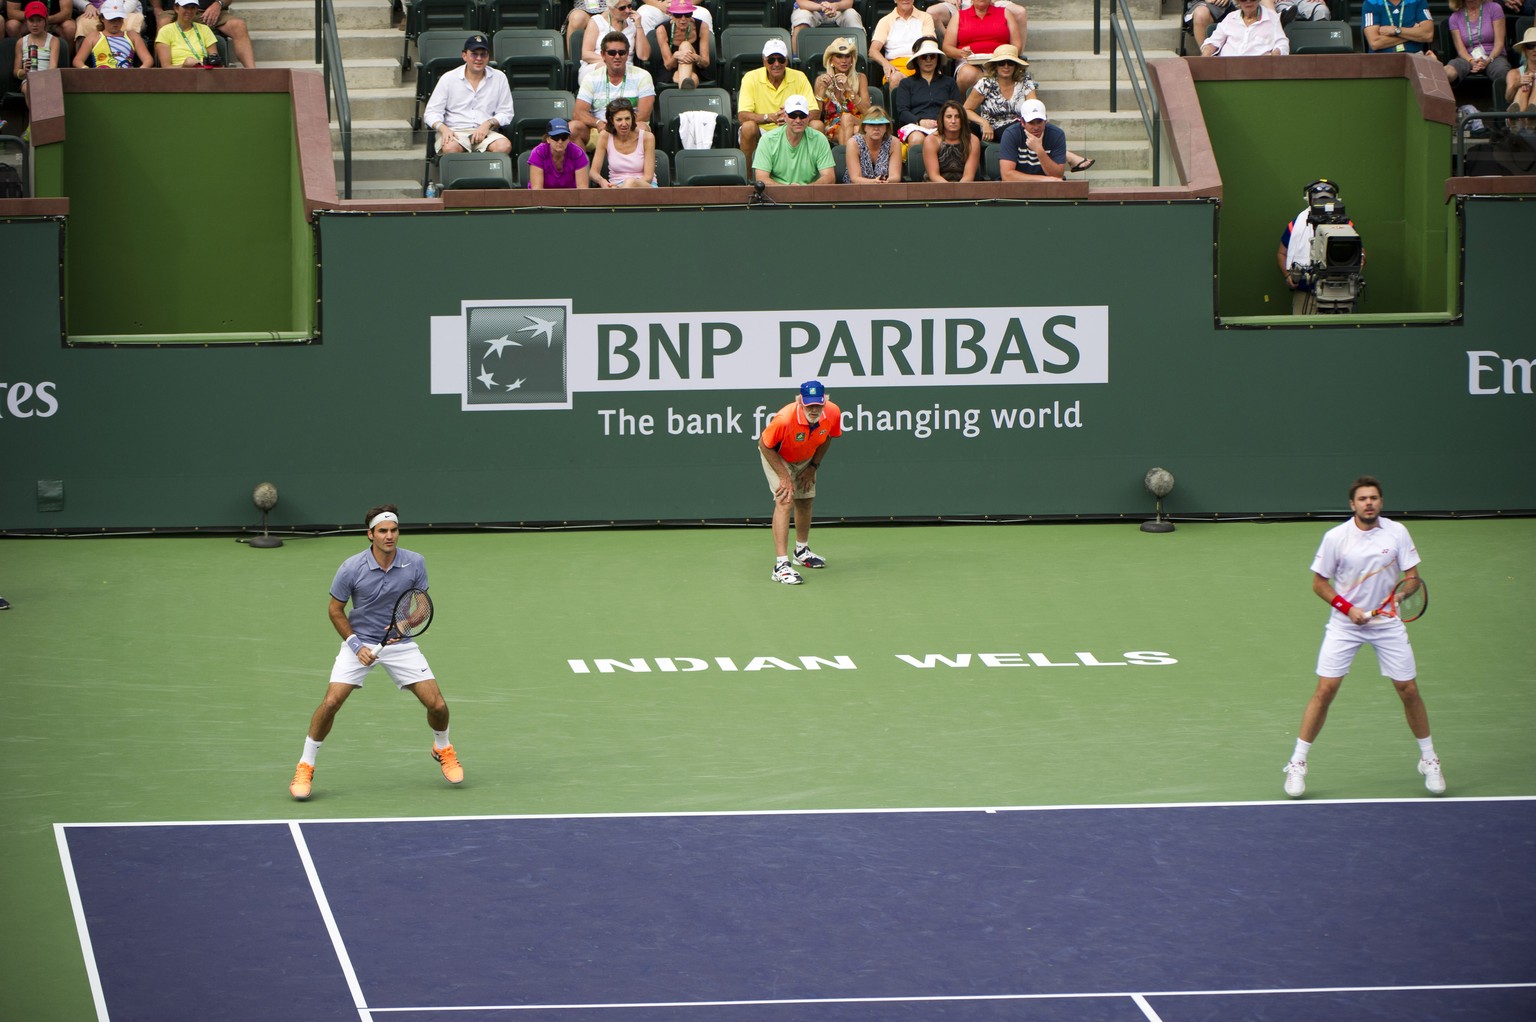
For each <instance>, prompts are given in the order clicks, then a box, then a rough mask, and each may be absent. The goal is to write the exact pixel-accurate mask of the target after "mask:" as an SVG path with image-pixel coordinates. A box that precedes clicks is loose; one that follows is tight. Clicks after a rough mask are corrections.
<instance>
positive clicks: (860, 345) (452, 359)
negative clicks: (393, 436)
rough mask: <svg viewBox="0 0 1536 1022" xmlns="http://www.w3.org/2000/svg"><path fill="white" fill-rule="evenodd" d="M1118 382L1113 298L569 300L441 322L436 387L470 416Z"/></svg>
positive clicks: (478, 311) (436, 331)
mask: <svg viewBox="0 0 1536 1022" xmlns="http://www.w3.org/2000/svg"><path fill="white" fill-rule="evenodd" d="M812 378H816V379H820V380H822V381H823V382H824V383H826V384H827V386H828V388H829V389H833V390H836V389H839V388H852V387H857V388H859V389H861V390H862V389H866V388H879V387H921V386H933V385H945V386H956V385H960V386H987V385H990V386H1017V385H1020V384H1024V385H1030V384H1095V383H1108V382H1109V308H1108V306H1102V305H1101V306H1066V307H1064V306H1044V307H1035V308H1019V307H1008V308H984V309H965V310H963V311H962V310H956V309H952V308H951V309H935V308H886V309H849V310H842V311H803V310H795V311H788V312H785V311H775V312H768V311H763V310H754V309H748V310H742V311H739V312H710V313H688V312H678V313H676V314H646V315H640V316H636V315H633V314H626V315H623V316H619V315H614V314H586V313H579V312H576V311H574V309H573V308H572V304H571V302H570V301H569V300H566V299H547V300H522V301H499V300H486V301H466V302H464V303H463V305H462V308H461V311H460V313H459V314H458V315H457V316H434V317H432V393H434V394H454V395H458V397H459V399H460V406H461V407H462V408H463V409H464V410H465V411H489V412H506V411H527V410H552V409H569V408H571V407H572V402H573V399H574V398H575V396H576V395H579V394H602V393H623V392H656V391H668V392H687V391H695V390H696V391H722V390H725V391H729V390H761V389H764V388H774V387H779V386H784V387H790V386H793V385H796V384H798V383H800V382H801V381H803V380H807V379H812Z"/></svg>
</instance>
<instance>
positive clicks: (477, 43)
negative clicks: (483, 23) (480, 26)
mask: <svg viewBox="0 0 1536 1022" xmlns="http://www.w3.org/2000/svg"><path fill="white" fill-rule="evenodd" d="M464 49H466V50H485V51H486V52H487V53H489V52H490V49H491V41H490V40H489V39H487V38H486V37H485V36H483V35H480V34H479V33H478V32H477V33H475V34H474V35H472V36H470V37H469V38H468V39H466V40H464Z"/></svg>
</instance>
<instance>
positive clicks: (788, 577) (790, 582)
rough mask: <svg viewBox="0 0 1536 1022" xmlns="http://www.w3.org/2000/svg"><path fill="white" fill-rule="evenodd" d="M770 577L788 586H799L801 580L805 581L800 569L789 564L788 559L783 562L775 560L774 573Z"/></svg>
mask: <svg viewBox="0 0 1536 1022" xmlns="http://www.w3.org/2000/svg"><path fill="white" fill-rule="evenodd" d="M768 577H769V578H771V579H773V580H774V581H775V582H783V583H784V584H785V585H787V586H797V585H799V584H800V583H801V582H803V581H805V580H804V579H802V578H801V577H800V573H799V572H798V571H796V570H795V569H794V568H791V567H790V566H789V562H788V561H784V562H782V563H780V562H775V563H774V565H773V574H772V575H770V576H768Z"/></svg>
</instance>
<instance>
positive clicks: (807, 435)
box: [762, 400, 843, 464]
mask: <svg viewBox="0 0 1536 1022" xmlns="http://www.w3.org/2000/svg"><path fill="white" fill-rule="evenodd" d="M842 435H843V413H842V412H840V411H839V410H838V407H837V405H835V404H833V403H832V402H831V401H828V402H827V403H826V404H824V405H822V412H821V421H820V422H818V423H816V428H815V430H812V429H811V424H810V422H808V421H807V420H806V418H805V409H804V408H802V407H801V405H800V402H799V401H798V400H796V401H793V402H791V403H790V404H787V405H785V406H784V407H783V408H780V409H779V412H778V414H777V415H775V416H774V417H773V418H772V419H769V420H768V425H766V426H764V427H763V436H762V445H763V446H764V447H769V448H772V449H774V450H776V451H778V452H779V457H781V458H783V459H784V460H785V461H787V462H790V463H791V464H798V463H799V462H802V461H809V460H810V458H811V456H812V455H813V454H815V453H816V448H818V447H820V446H821V445H822V444H824V443H826V442H827V441H828V440H830V439H832V438H833V437H835V436H842Z"/></svg>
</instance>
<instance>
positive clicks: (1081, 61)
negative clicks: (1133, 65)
mask: <svg viewBox="0 0 1536 1022" xmlns="http://www.w3.org/2000/svg"><path fill="white" fill-rule="evenodd" d="M1145 53H1146V57H1147V59H1148V60H1157V59H1159V58H1161V57H1176V56H1178V54H1177V53H1176V52H1175V51H1174V50H1146V51H1145ZM1124 67H1125V65H1124V64H1123V63H1122V64H1121V68H1122V71H1123V69H1124ZM1029 73H1030V74H1032V75H1034V77H1035V81H1037V82H1039V83H1040V87H1041V88H1042V89H1044V88H1045V87H1046V83H1048V82H1052V83H1054V82H1093V81H1097V82H1103V83H1105V84H1106V85H1107V84H1108V82H1109V51H1108V50H1107V49H1106V50H1105V51H1104V52H1103V53H1097V54H1096V53H1094V52H1093V51H1092V50H1062V51H1060V52H1054V53H1053V52H1037V53H1031V54H1030V55H1029Z"/></svg>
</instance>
